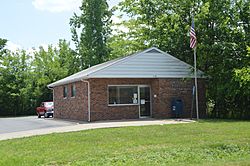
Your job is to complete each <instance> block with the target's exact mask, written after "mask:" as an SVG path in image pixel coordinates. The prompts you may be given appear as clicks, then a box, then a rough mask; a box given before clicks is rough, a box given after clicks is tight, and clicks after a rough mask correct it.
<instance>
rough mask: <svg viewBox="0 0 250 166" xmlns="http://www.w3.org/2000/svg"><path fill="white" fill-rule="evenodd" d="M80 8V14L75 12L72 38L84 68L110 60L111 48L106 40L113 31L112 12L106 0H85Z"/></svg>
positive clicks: (72, 23) (71, 20) (72, 22)
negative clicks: (111, 28) (111, 24)
mask: <svg viewBox="0 0 250 166" xmlns="http://www.w3.org/2000/svg"><path fill="white" fill-rule="evenodd" d="M80 10H81V14H80V15H79V16H78V15H77V14H76V13H74V16H73V17H72V18H71V19H70V25H71V32H72V40H73V41H74V42H75V46H76V50H77V53H78V56H79V59H80V62H81V68H82V69H84V68H87V67H89V66H93V65H95V64H98V63H102V62H104V61H106V60H108V55H109V52H110V50H109V48H108V46H107V44H106V41H107V39H108V37H109V34H110V32H111V30H110V23H111V20H110V18H111V15H112V12H111V11H109V9H108V4H107V2H106V0H83V1H82V5H81V7H80ZM79 31H80V34H78V32H79Z"/></svg>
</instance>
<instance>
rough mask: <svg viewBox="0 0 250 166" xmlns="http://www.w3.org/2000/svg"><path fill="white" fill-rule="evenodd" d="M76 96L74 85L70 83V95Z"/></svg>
mask: <svg viewBox="0 0 250 166" xmlns="http://www.w3.org/2000/svg"><path fill="white" fill-rule="evenodd" d="M75 96H76V85H75V84H72V85H71V97H75Z"/></svg>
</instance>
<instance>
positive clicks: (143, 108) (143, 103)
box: [139, 86, 151, 117]
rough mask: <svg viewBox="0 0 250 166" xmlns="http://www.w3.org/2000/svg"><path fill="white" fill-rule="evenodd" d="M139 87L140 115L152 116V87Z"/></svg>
mask: <svg viewBox="0 0 250 166" xmlns="http://www.w3.org/2000/svg"><path fill="white" fill-rule="evenodd" d="M139 89H140V90H139V93H140V96H139V97H140V98H139V102H140V109H139V111H140V117H149V116H151V106H150V87H149V86H140V87H139Z"/></svg>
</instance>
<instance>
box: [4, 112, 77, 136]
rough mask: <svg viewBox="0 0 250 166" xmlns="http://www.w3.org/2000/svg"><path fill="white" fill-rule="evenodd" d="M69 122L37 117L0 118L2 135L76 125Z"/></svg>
mask: <svg viewBox="0 0 250 166" xmlns="http://www.w3.org/2000/svg"><path fill="white" fill-rule="evenodd" d="M75 124H76V123H73V122H68V121H59V120H53V119H52V118H47V119H44V118H37V116H28V117H18V118H0V134H6V133H13V132H20V131H28V130H35V129H46V128H55V127H65V126H70V125H75Z"/></svg>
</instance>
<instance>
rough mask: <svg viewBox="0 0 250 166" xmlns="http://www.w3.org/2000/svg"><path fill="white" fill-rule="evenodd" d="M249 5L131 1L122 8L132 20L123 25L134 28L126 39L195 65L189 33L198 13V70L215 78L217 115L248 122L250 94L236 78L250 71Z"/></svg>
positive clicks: (211, 88)
mask: <svg viewBox="0 0 250 166" xmlns="http://www.w3.org/2000/svg"><path fill="white" fill-rule="evenodd" d="M249 6H250V1H248V0H221V1H215V0H201V1H191V0H187V1H182V0H162V1H157V0H125V1H123V2H121V3H120V4H119V7H118V9H119V10H120V12H123V13H125V14H126V15H127V16H128V17H129V18H130V19H128V20H126V21H124V23H123V26H126V27H127V28H128V30H129V32H128V33H127V34H126V38H128V39H131V40H133V41H134V42H135V43H137V44H138V45H140V47H138V48H139V49H141V48H143V47H151V46H157V47H159V48H160V49H162V50H164V51H167V52H169V53H170V54H172V55H174V56H176V57H177V58H179V59H181V60H184V61H186V62H188V63H190V64H193V59H192V57H193V55H192V50H191V49H190V48H189V36H188V35H187V34H188V33H189V29H190V24H191V13H193V14H194V18H195V24H196V28H195V29H196V34H197V38H198V45H197V54H198V68H199V69H201V70H203V71H204V72H205V73H206V74H207V75H209V78H208V91H207V92H208V93H207V94H208V99H209V101H211V103H212V104H213V105H214V107H212V108H211V109H212V111H211V114H212V116H213V117H221V118H227V117H234V118H243V117H246V115H247V114H246V112H248V113H249V106H248V105H249V104H248V103H249V96H247V94H246V93H245V92H244V89H243V88H240V87H239V86H240V83H239V81H236V80H237V79H239V77H241V76H243V77H244V78H245V75H247V74H248V71H249V70H248V69H249V61H250V59H249V56H247V51H246V50H247V46H249V43H250V38H249V24H250V23H249V19H250V15H249V13H250V8H249ZM192 9H193V10H192ZM113 46H115V45H113ZM113 49H115V48H113ZM239 69H242V70H241V71H242V72H240V71H239ZM236 73H237V74H236ZM235 74H236V77H235ZM247 109H248V110H247ZM248 115H249V114H248ZM248 117H249V116H248ZM249 118H250V117H249Z"/></svg>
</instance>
